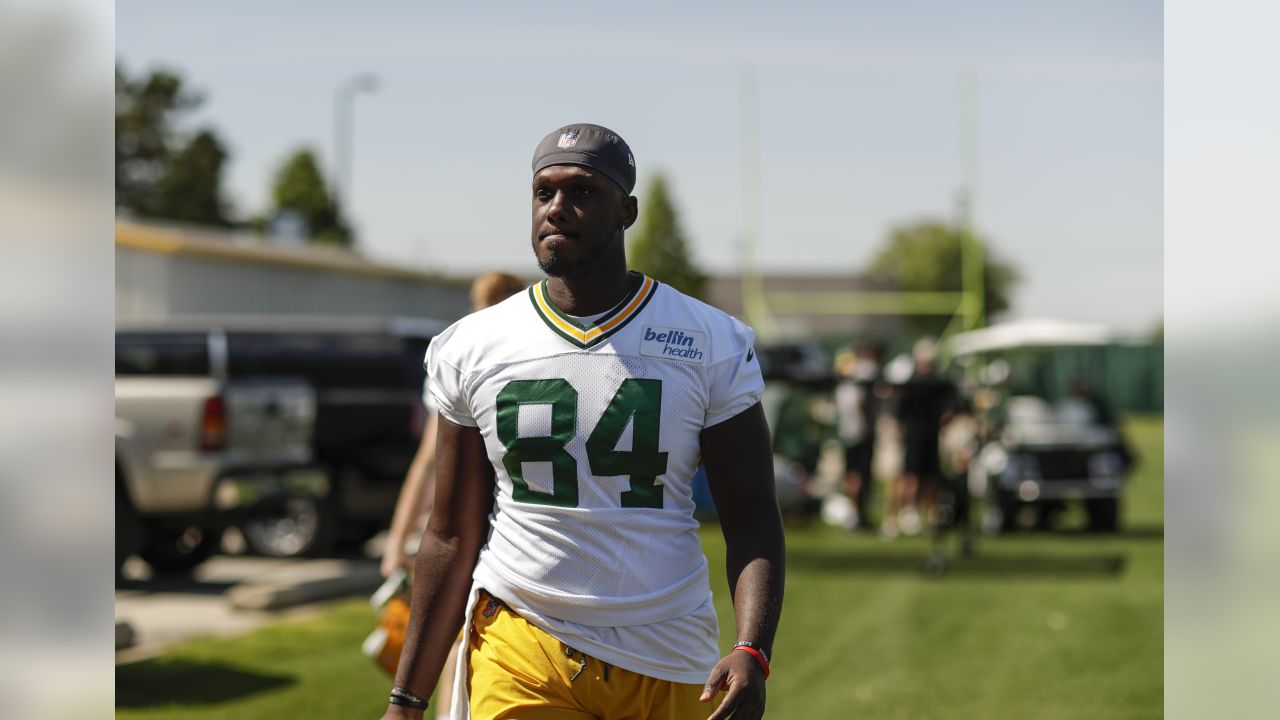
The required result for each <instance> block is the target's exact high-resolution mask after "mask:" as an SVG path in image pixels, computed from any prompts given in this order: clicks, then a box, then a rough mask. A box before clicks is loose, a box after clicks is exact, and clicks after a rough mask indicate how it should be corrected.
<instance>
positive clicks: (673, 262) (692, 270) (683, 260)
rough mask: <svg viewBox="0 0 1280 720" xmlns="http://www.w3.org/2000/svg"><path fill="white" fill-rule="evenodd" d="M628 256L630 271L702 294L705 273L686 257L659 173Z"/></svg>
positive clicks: (647, 197)
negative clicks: (636, 271)
mask: <svg viewBox="0 0 1280 720" xmlns="http://www.w3.org/2000/svg"><path fill="white" fill-rule="evenodd" d="M627 259H628V261H629V264H630V265H631V268H632V269H633V270H638V271H640V272H642V273H644V274H646V275H648V276H650V277H652V278H654V279H655V280H659V281H661V282H664V283H666V284H668V285H670V286H671V287H674V288H675V289H677V290H679V291H680V292H683V293H685V294H687V295H692V296H693V297H696V298H701V297H702V292H703V289H704V288H705V286H706V282H707V276H706V275H704V274H702V272H700V271H699V270H698V268H697V266H696V265H694V263H693V260H692V258H690V257H689V245H688V243H687V242H685V237H684V232H683V231H681V229H680V222H679V219H678V218H677V216H676V209H675V206H674V205H673V204H672V202H671V198H670V196H669V193H668V191H667V182H666V180H665V179H664V178H663V177H662V176H661V175H657V176H655V177H654V178H653V182H652V183H650V185H649V190H648V192H647V193H646V196H645V202H644V205H643V207H642V208H641V209H640V226H639V228H638V229H637V230H636V232H635V233H634V234H632V236H631V247H630V249H629V250H628V251H627Z"/></svg>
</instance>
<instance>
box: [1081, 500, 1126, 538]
mask: <svg viewBox="0 0 1280 720" xmlns="http://www.w3.org/2000/svg"><path fill="white" fill-rule="evenodd" d="M1084 511H1085V513H1086V514H1087V515H1088V516H1089V531H1090V532H1100V533H1113V532H1115V531H1117V530H1119V529H1120V498H1094V499H1092V500H1086V501H1085V503H1084Z"/></svg>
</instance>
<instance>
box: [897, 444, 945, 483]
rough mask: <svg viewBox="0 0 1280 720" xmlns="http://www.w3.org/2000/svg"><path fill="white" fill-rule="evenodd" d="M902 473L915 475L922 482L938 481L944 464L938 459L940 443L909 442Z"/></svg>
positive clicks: (903, 460)
mask: <svg viewBox="0 0 1280 720" xmlns="http://www.w3.org/2000/svg"><path fill="white" fill-rule="evenodd" d="M902 472H903V473H905V474H907V475H915V476H916V477H917V478H919V479H920V480H922V481H925V480H937V479H939V477H940V476H941V475H942V462H941V460H940V459H939V457H938V441H937V439H935V438H929V439H928V440H908V441H907V443H906V453H905V456H904V457H903V459H902Z"/></svg>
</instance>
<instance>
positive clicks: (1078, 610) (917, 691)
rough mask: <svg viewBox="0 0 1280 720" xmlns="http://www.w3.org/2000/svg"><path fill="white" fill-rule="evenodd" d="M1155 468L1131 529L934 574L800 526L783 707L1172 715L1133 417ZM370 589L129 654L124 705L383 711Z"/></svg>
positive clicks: (1158, 527)
mask: <svg viewBox="0 0 1280 720" xmlns="http://www.w3.org/2000/svg"><path fill="white" fill-rule="evenodd" d="M1127 429H1128V431H1129V433H1130V437H1131V439H1132V440H1133V442H1134V445H1135V447H1136V448H1137V450H1138V452H1139V453H1140V456H1141V459H1142V461H1143V462H1142V464H1141V466H1140V467H1139V468H1138V472H1137V473H1136V475H1135V477H1134V479H1133V483H1132V484H1131V486H1130V488H1129V495H1128V498H1127V504H1126V513H1125V518H1126V531H1125V532H1123V533H1122V534H1120V535H1116V536H1089V535H1077V534H1058V535H1019V536H1010V537H1002V538H984V539H983V540H982V542H981V544H980V546H979V549H978V553H977V554H976V556H974V557H972V558H969V559H956V560H955V562H954V563H953V565H952V567H951V570H950V572H949V573H948V574H947V575H946V576H945V577H943V578H941V579H936V580H930V579H926V578H924V577H922V576H921V575H920V574H919V572H918V566H919V563H920V561H921V560H922V559H923V558H924V557H925V555H926V552H927V549H928V546H927V543H926V542H925V541H923V540H921V539H916V538H913V539H904V540H899V541H897V542H894V543H882V542H880V541H879V540H877V539H875V538H872V537H868V536H863V535H855V536H851V535H847V534H845V533H841V532H838V531H835V530H832V529H829V528H825V527H820V526H817V525H815V526H812V527H809V528H800V529H792V530H789V531H788V536H787V538H788V539H787V542H788V547H787V550H788V568H787V597H786V603H785V610H784V613H783V619H782V626H781V630H780V632H779V636H778V639H777V643H776V646H775V648H774V674H773V676H772V677H771V678H770V680H769V716H770V717H774V718H983V719H984V720H988V719H992V718H1019V719H1021V718H1082V717H1089V718H1156V717H1161V716H1162V715H1163V712H1162V698H1163V665H1162V662H1163V656H1164V648H1163V607H1164V602H1163V574H1162V568H1163V564H1164V559H1163V558H1164V555H1163V541H1162V534H1163V527H1162V523H1163V512H1162V508H1163V500H1164V487H1163V477H1164V472H1163V465H1162V460H1163V435H1162V425H1161V422H1160V420H1159V419H1158V418H1155V419H1148V418H1144V419H1138V420H1135V421H1132V422H1130V423H1129V425H1128V428H1127ZM703 539H704V544H705V547H706V551H707V556H708V558H709V559H710V560H711V563H712V567H713V573H712V578H713V584H712V587H713V590H714V591H715V593H716V601H717V609H718V610H719V613H720V621H721V641H722V643H721V644H722V645H724V644H726V643H727V642H728V641H730V640H732V638H733V616H732V613H731V612H730V609H729V601H728V593H727V591H726V588H725V585H724V580H723V577H722V575H723V573H721V572H718V570H719V568H721V567H723V557H724V548H723V544H722V542H721V541H720V536H719V531H718V528H716V527H715V526H709V527H707V528H705V529H704V535H703ZM372 621H373V619H372V616H371V614H370V612H369V610H368V606H367V605H366V604H365V603H364V602H363V601H360V600H351V601H345V602H342V603H338V604H335V605H333V606H332V609H331V610H330V611H329V612H328V613H326V614H325V615H324V616H322V617H319V618H317V619H313V620H309V621H305V622H282V623H278V624H276V625H274V626H270V627H267V628H264V629H261V630H259V631H257V632H254V633H252V634H250V635H247V636H244V637H241V638H237V639H233V640H214V639H210V640H200V641H195V642H191V643H188V644H186V645H183V646H182V647H180V648H177V649H175V650H173V651H171V652H170V653H168V654H167V655H165V656H164V657H163V658H160V659H156V660H149V661H144V662H139V663H133V664H129V665H122V666H119V667H118V668H117V673H116V703H117V708H118V712H117V717H118V718H126V719H127V718H166V719H174V720H184V719H188V718H190V719H196V718H237V719H238V720H253V719H255V718H339V717H341V718H361V717H364V718H376V717H378V716H379V713H380V712H381V709H382V708H383V707H385V704H384V702H385V701H384V698H385V693H386V690H387V689H388V688H389V680H388V679H387V678H386V677H385V676H384V675H383V674H382V672H381V671H380V670H379V669H377V668H376V667H374V666H373V665H372V663H370V662H369V661H367V660H366V659H364V658H363V657H362V656H361V655H360V650H359V647H360V642H361V640H362V639H363V638H364V636H365V635H366V634H367V633H368V632H369V630H370V629H371V627H372Z"/></svg>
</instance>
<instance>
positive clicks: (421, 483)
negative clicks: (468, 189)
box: [381, 272, 527, 716]
mask: <svg viewBox="0 0 1280 720" xmlns="http://www.w3.org/2000/svg"><path fill="white" fill-rule="evenodd" d="M526 287H527V285H526V284H525V282H524V281H523V280H521V279H520V278H518V277H516V276H514V275H508V274H507V273H502V272H490V273H486V274H484V275H481V276H480V277H478V278H476V279H475V281H474V282H472V283H471V309H472V310H473V311H474V310H483V309H484V308H487V307H489V306H490V305H496V304H498V303H500V302H502V301H503V300H506V299H507V298H509V297H511V296H512V295H514V294H516V293H518V292H520V291H521V290H524V289H525V288H526ZM422 400H423V402H424V403H425V404H426V408H427V419H426V423H425V424H424V427H423V430H422V440H421V442H420V443H419V445H418V452H417V453H415V454H414V456H413V462H412V463H410V465H409V472H408V473H406V474H405V478H404V485H403V486H401V488H400V497H399V499H397V500H396V509H395V512H394V513H393V514H392V517H391V530H390V531H389V532H388V533H387V545H386V548H385V549H384V550H383V554H382V568H381V570H382V576H383V577H387V576H389V575H391V573H393V572H395V571H396V569H397V568H404V569H405V570H408V571H409V572H411V573H412V571H413V556H414V553H416V552H417V549H418V540H419V539H420V538H421V537H422V528H423V525H424V522H425V521H426V519H427V516H428V515H429V514H430V512H431V506H432V499H433V496H434V494H435V473H434V466H435V461H436V429H437V427H438V419H437V416H436V412H435V406H434V404H433V403H432V401H431V396H430V394H429V393H427V392H426V381H425V380H424V381H423V394H422ZM455 662H457V646H456V645H455V646H454V649H453V651H451V652H450V653H449V659H448V660H447V661H446V664H445V669H444V675H445V676H446V677H448V676H449V675H451V674H452V673H453V667H454V663H455ZM451 690H452V686H451V685H450V684H449V683H445V684H444V685H443V686H442V687H441V688H440V705H439V707H440V708H442V709H447V708H448V707H449V705H450V702H449V699H450V698H449V693H450V691H451ZM444 716H447V715H444Z"/></svg>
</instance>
